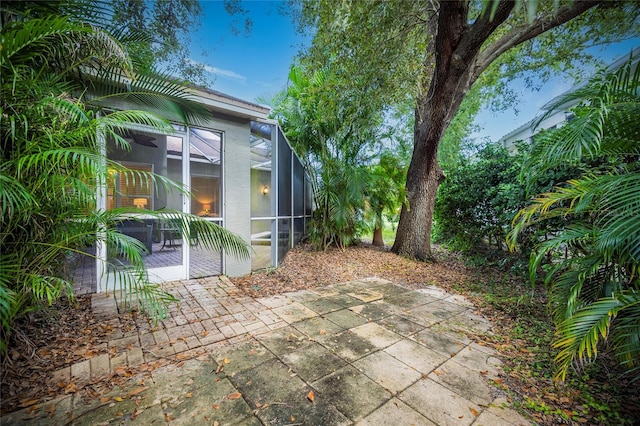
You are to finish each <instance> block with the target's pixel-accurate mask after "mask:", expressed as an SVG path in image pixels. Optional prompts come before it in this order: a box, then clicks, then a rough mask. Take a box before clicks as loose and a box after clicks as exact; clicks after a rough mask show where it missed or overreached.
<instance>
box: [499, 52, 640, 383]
mask: <svg viewBox="0 0 640 426" xmlns="http://www.w3.org/2000/svg"><path fill="white" fill-rule="evenodd" d="M639 90H640V70H639V69H638V67H637V60H636V61H634V60H633V58H631V59H630V60H629V62H628V63H627V64H626V65H625V66H623V67H622V68H620V69H619V70H617V71H616V72H609V73H605V72H602V73H600V74H598V75H597V76H596V78H594V79H593V80H592V81H591V82H590V83H589V84H588V85H586V86H585V87H584V88H582V89H580V90H577V91H576V92H574V93H572V94H570V95H568V96H565V97H563V98H561V99H560V100H559V101H558V102H557V104H556V105H555V107H561V106H562V105H565V104H566V103H567V102H570V101H576V100H577V101H579V102H580V103H579V105H578V107H576V108H575V110H574V111H575V114H576V118H575V119H574V120H573V121H571V122H570V123H568V124H567V125H566V126H564V127H562V128H561V129H559V130H558V131H556V132H554V133H552V134H550V135H549V136H548V137H546V138H544V139H543V140H542V141H540V143H539V144H538V145H536V146H535V147H534V149H533V151H532V152H533V153H534V154H533V155H532V157H531V159H530V162H529V163H528V164H527V165H526V166H525V168H523V172H530V173H532V174H536V173H537V174H540V173H543V172H544V171H545V170H549V169H551V168H553V167H555V166H557V165H559V164H563V163H568V164H573V165H577V166H580V167H582V168H583V174H582V175H581V176H580V177H578V178H576V179H573V180H569V181H568V182H566V184H564V185H562V186H557V187H555V188H554V189H553V190H551V191H549V192H547V193H544V194H541V195H539V196H537V198H535V199H534V200H533V202H532V204H531V205H529V206H528V207H526V208H524V209H522V210H521V211H520V212H519V213H518V215H517V216H516V218H515V220H514V228H513V230H512V232H511V234H510V236H509V242H510V245H511V246H512V247H513V246H514V245H515V242H516V239H517V236H518V233H520V232H521V231H522V229H523V228H524V227H526V226H528V225H529V224H531V223H533V222H536V221H545V220H549V219H551V218H564V219H565V220H566V221H567V225H566V227H565V228H564V229H563V230H562V231H560V232H559V233H557V234H556V235H555V236H553V237H552V238H550V239H549V240H547V241H544V242H543V243H541V244H539V245H538V247H537V249H536V250H535V252H534V253H533V254H532V258H531V262H530V271H531V276H532V279H533V278H535V274H536V271H537V270H538V269H539V266H540V265H541V263H542V261H543V260H544V259H545V258H546V257H548V256H549V255H551V254H553V253H557V252H558V251H560V250H569V256H565V258H564V259H562V260H559V261H557V262H555V263H553V264H552V265H551V267H550V268H549V270H548V273H547V274H546V277H545V282H546V283H547V284H548V285H549V286H550V304H551V307H552V309H553V313H554V322H555V324H556V336H555V343H554V346H555V347H556V348H557V349H558V350H559V352H558V355H557V356H556V362H557V363H558V370H557V372H556V378H558V379H561V380H564V379H565V378H566V375H567V372H568V370H569V369H570V368H571V367H572V366H577V367H580V366H582V365H584V364H585V363H588V362H592V361H594V360H595V359H596V357H597V354H598V351H599V348H601V347H602V346H603V345H604V344H607V345H608V346H609V347H610V348H611V350H612V352H613V354H614V355H615V356H616V358H617V359H618V361H619V364H620V365H621V366H623V367H626V368H627V369H629V370H630V371H631V373H632V374H633V375H634V376H635V377H639V376H640V374H639V372H640V293H639V290H640V277H639V273H640V213H639V212H640V162H639V161H638V159H639V158H640V157H639V156H640V132H639V131H638V124H637V117H638V116H639V114H640V92H639Z"/></svg>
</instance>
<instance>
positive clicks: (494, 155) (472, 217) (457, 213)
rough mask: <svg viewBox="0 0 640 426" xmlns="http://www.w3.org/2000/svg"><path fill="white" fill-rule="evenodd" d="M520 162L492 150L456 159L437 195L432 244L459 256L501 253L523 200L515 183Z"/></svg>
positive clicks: (498, 149) (494, 147)
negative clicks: (443, 245) (480, 251)
mask: <svg viewBox="0 0 640 426" xmlns="http://www.w3.org/2000/svg"><path fill="white" fill-rule="evenodd" d="M520 158H521V157H520V156H517V157H516V156H510V155H509V152H508V151H507V150H506V149H505V148H503V147H502V146H500V145H497V144H488V145H486V146H484V147H483V148H481V149H480V150H479V151H478V152H477V153H476V154H475V155H474V156H471V157H470V158H460V159H459V161H458V164H457V165H456V166H454V167H453V169H452V170H450V171H448V172H447V178H446V179H445V181H444V182H443V183H442V184H441V186H440V188H439V190H438V197H437V199H436V205H435V209H434V219H435V221H434V222H435V226H436V236H437V237H438V238H437V240H436V241H438V242H444V243H447V244H448V245H449V246H451V247H452V248H453V249H456V250H461V251H472V250H478V249H480V248H481V247H485V246H491V247H495V248H498V249H501V248H502V246H503V245H504V244H503V242H504V238H505V236H506V233H507V230H508V227H509V224H510V223H511V221H512V220H513V217H514V216H515V214H516V212H517V211H518V210H519V208H520V207H521V206H522V203H523V199H524V190H523V188H522V186H521V185H520V184H519V183H518V174H519V171H520V168H519V165H518V161H519V160H520Z"/></svg>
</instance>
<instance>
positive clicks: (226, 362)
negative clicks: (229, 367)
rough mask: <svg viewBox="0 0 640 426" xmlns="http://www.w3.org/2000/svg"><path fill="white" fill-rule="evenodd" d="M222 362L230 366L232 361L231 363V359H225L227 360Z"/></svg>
mask: <svg viewBox="0 0 640 426" xmlns="http://www.w3.org/2000/svg"><path fill="white" fill-rule="evenodd" d="M222 362H223V363H225V364H229V363H230V362H231V361H229V358H225V359H223V360H222Z"/></svg>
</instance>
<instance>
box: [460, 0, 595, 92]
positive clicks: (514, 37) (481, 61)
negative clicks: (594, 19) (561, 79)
mask: <svg viewBox="0 0 640 426" xmlns="http://www.w3.org/2000/svg"><path fill="white" fill-rule="evenodd" d="M600 3H602V0H582V1H574V2H573V4H572V5H571V6H569V7H567V6H565V7H563V8H561V9H560V10H558V13H557V14H555V15H553V14H551V15H546V16H542V17H540V18H537V19H536V20H534V21H533V22H532V23H531V24H528V25H524V26H521V27H517V28H514V30H513V31H510V32H509V33H507V34H505V35H504V36H502V37H501V38H500V39H499V40H498V41H496V42H495V43H492V44H491V45H490V46H489V47H488V48H486V49H485V50H484V51H482V52H481V53H480V55H478V58H477V60H476V66H475V69H474V71H473V76H472V80H473V81H475V79H476V78H478V76H479V75H480V74H481V73H482V72H483V71H484V70H485V69H487V68H488V67H489V65H491V64H492V63H493V61H495V60H496V59H498V57H500V55H502V54H503V53H504V52H506V51H507V50H509V49H511V48H513V47H515V46H518V45H519V44H522V43H524V42H525V41H528V40H531V39H533V38H535V37H537V36H539V35H540V34H543V33H545V32H547V31H549V30H551V29H553V28H556V27H559V26H560V25H562V24H564V23H566V22H568V21H570V20H572V19H573V18H575V17H577V16H579V15H581V14H583V13H585V12H586V11H587V10H589V9H591V8H592V7H595V6H597V5H598V4H600Z"/></svg>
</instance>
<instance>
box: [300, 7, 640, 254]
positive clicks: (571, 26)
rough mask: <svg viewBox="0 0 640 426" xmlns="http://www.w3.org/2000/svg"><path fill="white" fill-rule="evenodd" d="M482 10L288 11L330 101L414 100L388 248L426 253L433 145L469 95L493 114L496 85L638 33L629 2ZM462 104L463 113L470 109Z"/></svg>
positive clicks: (557, 67)
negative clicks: (327, 79)
mask: <svg viewBox="0 0 640 426" xmlns="http://www.w3.org/2000/svg"><path fill="white" fill-rule="evenodd" d="M489 3H491V5H492V7H491V13H489V10H488V9H483V7H482V3H480V2H478V3H473V2H471V3H469V2H466V1H446V2H439V3H438V2H404V1H373V2H351V1H340V2H337V3H336V2H335V1H329V0H321V1H311V0H309V1H303V2H302V3H301V4H300V7H299V8H298V9H296V12H295V13H294V14H295V16H296V17H297V19H298V22H299V23H300V26H301V28H312V29H313V30H312V31H314V38H313V43H312V46H311V48H310V49H309V50H308V52H306V54H305V55H304V56H303V59H302V62H303V63H304V64H308V66H309V67H311V68H317V67H320V66H322V67H327V66H329V67H332V68H335V70H336V71H335V76H336V77H335V81H333V82H332V83H333V88H334V89H335V90H332V91H331V93H328V94H327V95H326V96H327V97H328V98H331V101H332V102H333V104H335V105H340V107H341V108H345V107H347V106H348V105H353V104H354V103H355V104H356V105H360V104H366V105H367V106H368V107H371V108H383V107H384V106H385V105H389V104H393V103H395V102H399V101H401V100H403V99H407V98H409V99H411V100H412V101H413V102H414V107H415V108H414V116H415V127H414V153H413V161H412V162H411V165H410V166H409V171H408V175H407V184H406V192H407V202H406V203H405V205H404V207H403V212H402V215H401V219H400V225H399V229H398V234H397V238H396V242H395V244H394V248H393V250H394V251H396V252H398V253H403V254H406V255H409V256H411V257H416V258H419V259H426V258H428V257H430V235H431V220H432V214H433V203H434V202H435V195H436V191H437V188H438V185H439V183H440V182H441V181H442V179H444V174H443V173H442V170H441V168H440V165H439V164H438V161H437V157H438V148H439V146H440V144H441V141H442V139H443V136H444V135H445V134H446V130H447V129H448V128H449V125H450V124H451V123H452V122H453V120H454V119H455V117H456V115H457V113H458V111H460V110H461V108H464V105H465V103H464V101H465V99H469V98H467V95H468V94H469V92H470V91H471V90H473V91H476V93H477V96H478V98H479V100H480V101H482V102H484V103H485V104H486V103H488V104H490V105H493V106H494V107H496V108H500V107H505V105H512V104H513V102H514V101H515V98H514V97H513V96H512V95H513V94H512V93H511V92H510V91H509V88H508V85H507V84H506V83H507V82H508V81H509V80H510V79H513V78H515V77H518V76H523V75H525V74H527V75H529V76H530V75H534V74H536V73H537V75H538V76H540V77H541V79H542V80H541V81H543V82H544V81H545V79H547V78H548V77H549V76H550V75H552V73H554V72H558V71H566V70H570V69H572V68H574V67H576V66H578V65H579V64H582V63H584V61H586V60H589V59H592V58H591V56H590V55H589V54H588V53H586V49H587V48H589V47H592V46H593V45H598V44H606V43H608V42H611V41H616V40H620V39H622V38H625V37H629V36H633V35H638V28H639V27H640V26H639V25H638V13H639V10H640V6H639V5H638V4H637V3H634V2H616V3H608V2H599V1H573V2H566V3H565V2H555V3H554V2H540V3H537V2H536V3H537V8H536V9H535V13H531V6H532V5H533V3H529V2H518V5H519V7H517V8H516V7H515V2H511V1H496V2H489ZM554 6H555V7H554ZM474 108H475V106H473V105H470V106H469V108H468V109H467V111H473V109H474Z"/></svg>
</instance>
